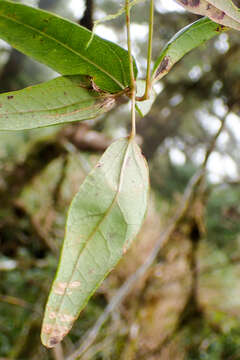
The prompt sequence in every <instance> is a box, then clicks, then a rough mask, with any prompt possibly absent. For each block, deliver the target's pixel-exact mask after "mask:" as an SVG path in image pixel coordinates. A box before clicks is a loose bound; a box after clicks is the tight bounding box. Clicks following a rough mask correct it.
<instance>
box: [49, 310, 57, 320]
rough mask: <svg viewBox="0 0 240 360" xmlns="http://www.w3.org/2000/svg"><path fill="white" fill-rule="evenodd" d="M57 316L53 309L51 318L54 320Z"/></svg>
mask: <svg viewBox="0 0 240 360" xmlns="http://www.w3.org/2000/svg"><path fill="white" fill-rule="evenodd" d="M56 317H57V314H56V313H55V312H53V311H52V312H50V314H49V319H51V320H53V319H56Z"/></svg>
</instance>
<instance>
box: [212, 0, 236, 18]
mask: <svg viewBox="0 0 240 360" xmlns="http://www.w3.org/2000/svg"><path fill="white" fill-rule="evenodd" d="M207 1H208V3H209V4H211V5H213V6H215V7H216V8H218V9H219V10H221V11H223V12H224V13H225V14H226V15H227V16H229V17H231V18H232V19H234V20H235V21H237V22H238V23H240V11H239V8H238V7H237V6H236V5H235V4H234V3H233V2H232V1H231V0H207Z"/></svg>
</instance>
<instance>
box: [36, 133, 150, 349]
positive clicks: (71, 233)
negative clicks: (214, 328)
mask: <svg viewBox="0 0 240 360" xmlns="http://www.w3.org/2000/svg"><path fill="white" fill-rule="evenodd" d="M148 186H149V181H148V168H147V165H146V162H145V160H144V158H143V156H142V154H141V151H140V149H139V147H138V145H137V144H136V143H135V141H134V140H133V139H120V140H118V141H116V142H114V143H113V144H112V145H111V146H110V147H109V148H108V149H107V150H106V152H105V153H104V155H103V156H102V158H101V159H100V161H99V162H98V164H97V165H96V167H95V168H94V169H93V170H92V172H91V173H90V174H89V175H88V176H87V178H86V179H85V181H84V182H83V184H82V185H81V186H80V189H79V192H78V194H77V195H76V197H75V198H74V200H73V202H72V204H71V207H70V210H69V214H68V219H67V226H66V235H65V240H64V245H63V249H62V253H61V259H60V264H59V268H58V271H57V274H56V278H55V280H54V283H53V286H52V289H51V293H50V296H49V299H48V303H47V306H46V310H45V316H44V321H43V327H42V342H43V344H44V345H46V346H47V347H53V346H55V345H56V344H57V343H58V342H60V341H61V340H62V339H63V337H64V336H65V335H66V334H67V333H68V332H69V330H70V329H71V327H72V325H73V322H74V321H75V320H76V319H77V317H78V315H79V313H80V311H81V310H82V309H83V308H84V307H85V305H86V303H87V301H88V299H89V298H90V296H91V295H92V294H93V293H94V291H95V290H96V289H97V288H98V286H99V285H100V284H101V282H102V281H103V279H104V278H105V277H106V276H107V274H108V273H109V272H110V271H111V270H112V269H113V267H114V266H115V265H116V264H117V262H118V261H119V260H120V259H121V257H122V255H123V254H124V253H125V251H126V250H127V249H128V247H129V246H130V244H131V242H132V240H133V239H134V238H135V236H136V235H137V233H138V231H139V229H140V227H141V224H142V222H143V219H144V216H145V212H146V208H147V198H148Z"/></svg>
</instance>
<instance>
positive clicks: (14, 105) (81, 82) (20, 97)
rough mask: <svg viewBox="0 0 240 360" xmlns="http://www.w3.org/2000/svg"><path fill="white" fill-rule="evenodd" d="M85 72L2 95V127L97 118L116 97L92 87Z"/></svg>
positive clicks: (28, 127)
mask: <svg viewBox="0 0 240 360" xmlns="http://www.w3.org/2000/svg"><path fill="white" fill-rule="evenodd" d="M90 89H91V83H90V80H89V78H87V77H86V76H80V75H75V76H63V77H59V78H57V79H54V80H51V81H48V82H45V83H43V84H40V85H35V86H32V87H28V88H26V89H24V90H20V91H15V92H11V93H5V94H1V95H0V104H1V107H0V130H24V129H34V128H39V127H46V126H49V125H56V124H61V123H67V122H72V121H80V120H87V119H92V118H95V117H97V116H99V115H101V114H102V113H104V112H106V111H109V109H110V108H111V107H112V105H113V104H114V101H115V100H114V97H111V96H110V95H109V94H108V95H107V94H106V95H100V94H99V93H97V92H96V91H93V90H90Z"/></svg>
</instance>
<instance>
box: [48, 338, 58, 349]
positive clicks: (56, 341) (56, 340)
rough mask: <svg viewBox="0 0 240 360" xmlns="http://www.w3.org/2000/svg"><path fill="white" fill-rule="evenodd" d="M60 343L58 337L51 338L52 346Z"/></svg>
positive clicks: (50, 343)
mask: <svg viewBox="0 0 240 360" xmlns="http://www.w3.org/2000/svg"><path fill="white" fill-rule="evenodd" d="M58 343H59V341H58V338H55V337H54V338H51V339H50V340H49V345H50V347H53V346H55V345H57V344H58Z"/></svg>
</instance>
